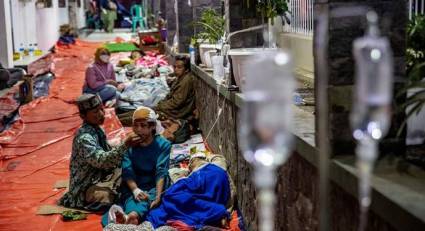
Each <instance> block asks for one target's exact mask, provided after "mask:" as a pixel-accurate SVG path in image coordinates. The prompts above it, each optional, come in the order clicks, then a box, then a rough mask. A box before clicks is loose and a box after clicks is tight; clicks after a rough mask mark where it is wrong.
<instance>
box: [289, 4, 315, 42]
mask: <svg viewBox="0 0 425 231" xmlns="http://www.w3.org/2000/svg"><path fill="white" fill-rule="evenodd" d="M313 3H314V0H289V1H288V6H289V11H290V18H291V24H290V25H289V31H288V32H291V33H297V34H304V35H308V36H312V35H313V19H314V18H313V8H314V7H313Z"/></svg>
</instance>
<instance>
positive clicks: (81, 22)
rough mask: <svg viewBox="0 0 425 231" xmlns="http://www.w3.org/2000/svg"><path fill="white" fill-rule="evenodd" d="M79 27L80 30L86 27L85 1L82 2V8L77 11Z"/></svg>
mask: <svg viewBox="0 0 425 231" xmlns="http://www.w3.org/2000/svg"><path fill="white" fill-rule="evenodd" d="M77 25H78V28H79V29H81V28H83V27H85V26H86V16H85V9H84V0H81V7H80V8H78V9H77Z"/></svg>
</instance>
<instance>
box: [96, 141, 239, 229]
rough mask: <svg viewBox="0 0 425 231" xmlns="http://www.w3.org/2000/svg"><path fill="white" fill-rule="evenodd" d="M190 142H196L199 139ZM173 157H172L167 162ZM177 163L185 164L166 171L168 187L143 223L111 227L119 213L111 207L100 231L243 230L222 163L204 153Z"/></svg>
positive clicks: (215, 156) (234, 193) (219, 156)
mask: <svg viewBox="0 0 425 231" xmlns="http://www.w3.org/2000/svg"><path fill="white" fill-rule="evenodd" d="M201 139H202V137H201ZM192 140H193V141H199V136H197V137H193V138H192ZM191 149H193V147H191ZM172 152H173V151H172ZM175 157H176V155H174V156H173V153H172V156H171V158H175ZM181 162H186V165H185V167H174V168H170V169H169V175H170V177H171V179H172V185H171V186H170V187H169V188H168V189H167V190H166V191H165V192H164V193H163V196H162V200H161V204H160V205H159V206H158V207H156V208H154V209H152V210H150V211H149V213H148V214H147V215H146V217H145V221H144V222H143V223H141V224H140V225H129V224H126V225H123V224H115V223H114V219H115V214H116V213H117V212H119V210H120V209H119V208H117V207H114V206H113V207H112V208H111V209H110V211H109V219H110V222H111V223H110V224H109V225H108V226H106V227H105V228H104V230H106V231H118V230H138V231H142V230H143V231H154V230H157V231H158V230H163V231H164V230H190V231H195V230H227V231H239V230H244V227H243V219H242V217H241V215H240V212H239V211H237V210H235V209H234V207H233V205H234V201H235V195H236V188H235V186H234V183H233V181H232V179H231V177H230V175H229V174H228V173H227V170H228V165H227V161H226V159H225V158H224V157H223V156H222V155H215V154H211V153H208V152H206V151H204V152H196V153H192V154H190V155H189V159H188V160H186V159H185V160H182V161H181ZM174 166H177V165H176V163H174ZM182 166H183V165H182ZM170 167H171V166H170Z"/></svg>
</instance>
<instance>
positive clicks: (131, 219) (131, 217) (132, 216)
mask: <svg viewBox="0 0 425 231" xmlns="http://www.w3.org/2000/svg"><path fill="white" fill-rule="evenodd" d="M139 223H140V222H139V215H138V214H137V213H136V212H131V213H129V214H128V218H127V224H132V225H138V224H139Z"/></svg>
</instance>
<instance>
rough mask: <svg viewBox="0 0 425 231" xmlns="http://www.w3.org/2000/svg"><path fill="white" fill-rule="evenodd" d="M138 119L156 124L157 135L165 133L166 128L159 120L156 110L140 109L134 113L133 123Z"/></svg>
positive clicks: (142, 107)
mask: <svg viewBox="0 0 425 231" xmlns="http://www.w3.org/2000/svg"><path fill="white" fill-rule="evenodd" d="M138 119H143V120H147V121H148V122H151V123H155V124H156V133H157V134H161V133H163V132H164V128H163V127H162V125H161V122H160V121H159V120H158V115H157V114H156V113H155V111H154V110H152V109H150V108H148V107H144V106H141V107H138V108H137V109H136V110H135V111H134V113H133V123H134V121H136V120H138Z"/></svg>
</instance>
